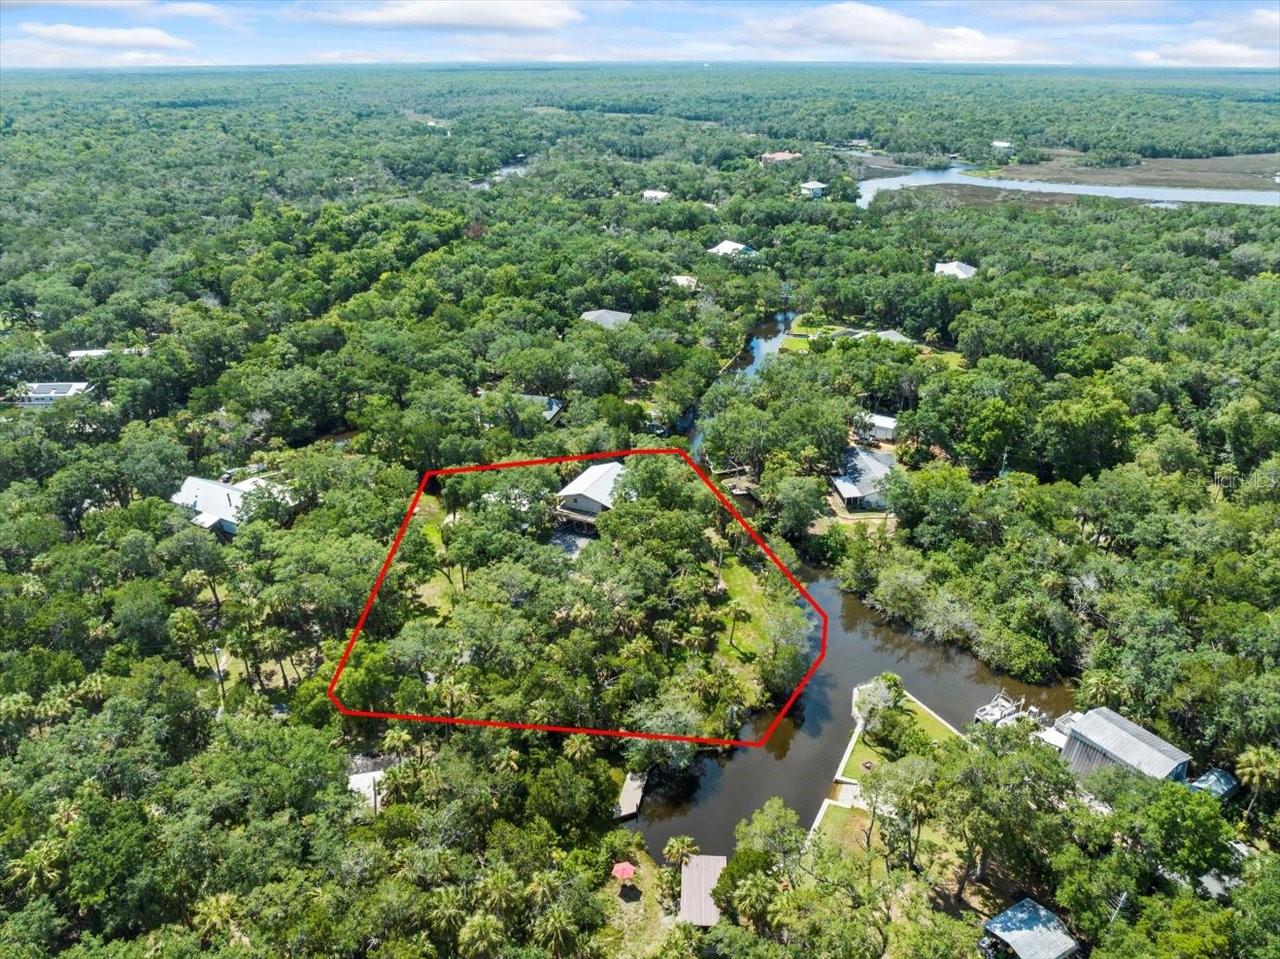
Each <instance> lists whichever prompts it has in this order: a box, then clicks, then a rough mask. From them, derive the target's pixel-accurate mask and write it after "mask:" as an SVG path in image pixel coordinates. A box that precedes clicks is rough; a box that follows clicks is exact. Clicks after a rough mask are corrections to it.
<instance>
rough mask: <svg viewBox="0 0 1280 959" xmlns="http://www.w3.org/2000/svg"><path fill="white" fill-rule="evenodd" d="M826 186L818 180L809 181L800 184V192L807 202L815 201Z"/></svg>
mask: <svg viewBox="0 0 1280 959" xmlns="http://www.w3.org/2000/svg"><path fill="white" fill-rule="evenodd" d="M826 189H827V185H826V184H825V183H822V182H820V181H818V180H810V181H809V182H808V183H801V184H800V192H801V194H803V195H804V197H805V199H807V200H816V199H818V198H819V197H821V196H822V194H823V193H824V192H825V191H826Z"/></svg>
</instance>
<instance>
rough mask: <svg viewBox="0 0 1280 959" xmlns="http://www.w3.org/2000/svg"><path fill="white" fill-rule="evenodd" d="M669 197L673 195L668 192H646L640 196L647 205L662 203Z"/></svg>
mask: <svg viewBox="0 0 1280 959" xmlns="http://www.w3.org/2000/svg"><path fill="white" fill-rule="evenodd" d="M669 196H671V194H670V193H668V192H667V191H666V190H645V191H644V192H643V193H641V194H640V199H642V200H643V201H644V202H645V203H661V202H662V201H663V200H665V199H666V198H667V197H669Z"/></svg>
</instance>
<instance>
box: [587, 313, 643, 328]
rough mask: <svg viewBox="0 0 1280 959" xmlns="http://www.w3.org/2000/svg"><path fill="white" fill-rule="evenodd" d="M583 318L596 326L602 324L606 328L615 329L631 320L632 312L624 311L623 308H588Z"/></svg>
mask: <svg viewBox="0 0 1280 959" xmlns="http://www.w3.org/2000/svg"><path fill="white" fill-rule="evenodd" d="M581 319H584V320H586V321H587V322H588V323H594V324H595V325H596V326H602V327H604V328H605V329H606V330H613V329H616V328H617V327H619V326H621V325H622V324H623V323H626V322H627V321H628V320H630V319H631V314H630V313H623V312H622V311H621V310H587V311H586V312H585V313H583V314H582V316H581Z"/></svg>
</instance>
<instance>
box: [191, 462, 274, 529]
mask: <svg viewBox="0 0 1280 959" xmlns="http://www.w3.org/2000/svg"><path fill="white" fill-rule="evenodd" d="M270 485H271V484H269V483H268V482H267V481H266V480H264V479H262V478H261V477H258V476H254V477H250V478H249V479H247V480H241V481H240V482H239V483H221V482H219V481H218V480H211V479H203V478H202V477H199V476H188V477H187V478H186V479H184V480H183V481H182V487H181V489H179V490H178V492H176V493H174V494H173V495H172V496H170V497H169V502H170V503H173V504H174V505H176V506H185V507H186V508H187V509H189V510H191V511H192V514H193V515H192V517H191V522H193V523H195V524H196V525H197V526H200V527H203V528H204V529H209V530H213V531H214V532H215V533H221V534H222V535H224V536H234V535H235V534H236V529H237V527H238V526H239V523H240V510H241V508H242V506H243V505H244V494H245V493H248V492H250V491H252V490H255V489H259V488H261V487H263V486H270Z"/></svg>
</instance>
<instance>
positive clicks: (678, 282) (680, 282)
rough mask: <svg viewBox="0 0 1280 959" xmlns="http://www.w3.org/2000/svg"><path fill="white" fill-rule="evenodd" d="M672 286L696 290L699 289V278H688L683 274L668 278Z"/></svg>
mask: <svg viewBox="0 0 1280 959" xmlns="http://www.w3.org/2000/svg"><path fill="white" fill-rule="evenodd" d="M668 279H670V280H671V283H672V285H674V286H678V287H680V289H682V290H696V289H697V288H698V278H697V277H696V276H687V275H685V274H683V273H681V274H677V275H676V276H672V277H668Z"/></svg>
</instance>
